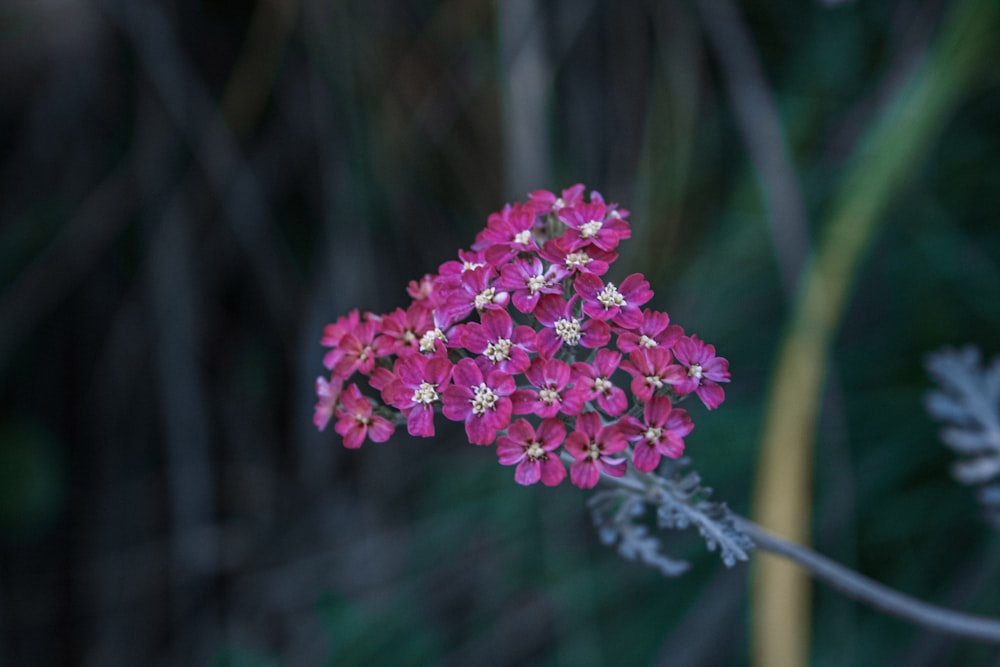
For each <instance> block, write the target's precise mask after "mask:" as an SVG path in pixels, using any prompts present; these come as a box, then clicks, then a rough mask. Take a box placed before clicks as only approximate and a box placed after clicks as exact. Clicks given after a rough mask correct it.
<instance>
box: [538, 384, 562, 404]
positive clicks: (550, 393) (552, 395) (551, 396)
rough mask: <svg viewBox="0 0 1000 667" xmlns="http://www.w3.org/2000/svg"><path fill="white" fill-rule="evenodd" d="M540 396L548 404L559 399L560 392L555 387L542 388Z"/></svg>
mask: <svg viewBox="0 0 1000 667" xmlns="http://www.w3.org/2000/svg"><path fill="white" fill-rule="evenodd" d="M538 398H540V399H542V402H543V403H545V404H546V405H552V404H553V403H555V402H557V401H558V400H559V392H558V391H556V390H555V389H548V388H545V389H541V390H539V392H538Z"/></svg>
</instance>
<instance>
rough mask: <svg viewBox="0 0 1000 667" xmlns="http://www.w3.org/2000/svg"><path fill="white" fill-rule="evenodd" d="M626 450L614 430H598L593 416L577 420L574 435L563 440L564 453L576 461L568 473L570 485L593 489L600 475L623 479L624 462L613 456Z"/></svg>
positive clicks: (592, 414)
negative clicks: (564, 444) (567, 453)
mask: <svg viewBox="0 0 1000 667" xmlns="http://www.w3.org/2000/svg"><path fill="white" fill-rule="evenodd" d="M626 447H628V442H627V441H626V440H625V436H624V435H622V433H621V431H620V430H619V429H618V427H617V426H614V425H609V426H601V418H600V417H599V416H598V415H597V413H596V412H584V413H583V414H582V415H580V416H579V417H577V418H576V431H574V432H573V433H570V434H569V437H567V438H566V451H567V452H569V453H570V454H571V455H572V456H573V458H574V459H576V461H575V462H574V463H573V465H572V466H571V467H570V470H569V475H570V479H571V480H572V481H573V484H575V485H577V486H578V487H580V488H581V489H592V488H594V486H596V485H597V482H598V480H600V479H601V473H602V472H603V473H605V474H608V475H611V476H612V477H621V476H622V475H624V474H625V458H624V457H621V456H614V454H617V453H618V452H621V451H622V450H624V449H625V448H626Z"/></svg>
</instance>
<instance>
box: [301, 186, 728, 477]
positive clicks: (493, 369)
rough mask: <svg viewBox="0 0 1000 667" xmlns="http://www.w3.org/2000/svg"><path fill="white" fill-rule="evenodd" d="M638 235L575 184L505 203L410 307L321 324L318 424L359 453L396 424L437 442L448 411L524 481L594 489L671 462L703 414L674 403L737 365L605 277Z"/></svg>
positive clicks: (642, 287) (640, 282)
mask: <svg viewBox="0 0 1000 667" xmlns="http://www.w3.org/2000/svg"><path fill="white" fill-rule="evenodd" d="M630 237H631V230H630V227H629V223H628V211H626V210H624V209H621V208H619V207H618V206H617V205H616V204H613V203H608V202H606V201H605V200H604V198H603V197H602V196H601V195H600V194H599V193H597V192H592V193H590V195H589V197H588V196H587V195H586V192H585V189H584V187H583V186H582V185H579V184H578V185H574V186H572V187H570V188H567V189H565V190H562V191H561V192H560V193H559V194H556V193H554V192H549V191H547V190H537V191H535V192H533V193H531V195H530V197H529V199H528V201H526V202H521V203H513V204H508V205H506V206H504V207H503V208H502V209H501V210H500V211H498V212H496V213H493V214H491V215H490V216H489V220H488V223H487V225H486V228H485V229H484V230H483V231H482V232H480V233H479V234H478V235H477V236H476V239H475V243H474V244H473V246H472V248H470V249H462V250H459V251H458V253H457V259H453V260H450V261H446V262H444V263H442V264H441V265H440V266H439V267H438V269H437V272H436V273H427V274H425V275H424V276H422V277H421V278H419V279H417V280H413V281H410V283H409V285H407V286H406V293H407V294H408V295H409V297H410V298H411V299H412V301H411V302H410V303H409V305H408V306H406V307H405V308H397V309H396V310H393V311H392V312H390V313H387V314H384V315H379V314H376V313H370V312H362V311H359V310H353V311H351V312H350V313H348V314H347V315H344V316H342V317H340V318H338V319H337V320H335V321H334V322H332V323H330V324H328V325H326V327H325V328H324V329H323V334H322V337H321V340H320V342H321V344H322V345H323V346H325V347H326V348H328V350H327V351H326V353H325V355H324V356H323V365H324V366H325V367H326V369H327V371H328V372H329V375H328V376H320V377H319V378H317V379H316V382H315V390H316V397H317V400H316V404H315V407H314V409H313V423H314V424H315V426H316V427H317V428H318V429H319V430H321V431H322V430H323V429H324V428H326V426H327V425H328V424H329V422H330V421H331V420H334V419H336V422H335V426H334V430H335V431H336V432H337V433H338V434H339V435H340V436H342V437H343V440H344V445H345V446H346V447H348V448H352V449H354V448H358V447H360V446H361V445H362V444H363V443H364V442H365V441H366V440H371V441H373V442H384V441H386V440H388V439H389V437H390V436H391V435H392V433H393V432H394V430H395V428H396V426H398V425H402V424H406V430H407V432H408V433H409V434H410V435H411V436H417V437H432V436H434V435H435V434H436V432H437V431H436V429H435V423H434V417H435V415H436V414H441V415H443V417H444V419H446V420H448V421H452V422H458V423H461V424H463V425H464V429H465V435H466V437H467V438H468V440H469V442H470V443H472V444H475V445H480V446H488V445H492V444H495V445H496V453H497V460H498V461H499V463H500V464H501V465H505V466H515V472H514V480H515V482H517V483H518V484H522V485H530V484H535V483H537V482H539V481H540V482H542V484H544V485H547V486H555V485H557V484H560V483H561V482H562V481H563V480H564V479H565V478H566V477H569V479H570V481H571V482H572V483H573V484H574V485H576V486H578V487H581V488H592V487H594V486H595V485H596V484H597V483H598V482H599V481H600V479H601V477H602V476H604V475H607V476H611V477H619V476H621V475H624V474H625V472H626V470H627V469H628V466H629V465H632V466H634V468H635V469H636V470H639V471H642V472H652V471H654V470H655V469H656V468H657V466H658V465H659V464H660V463H661V460H662V459H663V458H664V457H666V458H677V457H678V456H680V455H681V454H682V453H683V452H684V449H685V442H684V439H685V438H686V437H687V436H688V435H689V434H690V433H691V431H692V429H693V428H694V422H693V420H692V419H691V417H690V416H689V414H688V412H687V411H686V410H684V409H681V408H678V407H675V405H676V403H677V402H678V401H680V400H682V399H683V398H684V397H685V396H687V395H688V394H692V393H693V394H695V395H696V396H698V398H699V399H700V400H701V402H702V403H704V405H705V406H706V407H707V408H709V409H715V408H717V407H718V406H719V404H720V403H721V402H722V401H723V399H724V397H725V395H724V392H723V389H722V387H721V384H723V383H726V382H728V381H729V362H728V361H727V360H726V359H725V358H723V357H719V356H717V355H716V353H715V348H714V347H713V346H712V345H709V344H706V343H704V342H703V341H701V340H700V339H699V338H698V337H697V336H694V335H691V336H686V335H684V331H683V329H681V327H679V326H677V325H676V324H672V323H671V321H670V317H669V315H667V313H665V312H661V311H658V310H654V309H651V308H645V309H643V307H644V306H645V305H646V304H647V303H649V302H650V301H651V300H652V299H653V296H654V295H653V291H652V289H650V285H649V282H648V281H647V280H646V279H645V277H644V276H643V275H642V274H639V273H632V274H630V275H626V276H625V278H624V279H621V280H619V279H618V278H616V277H614V276H613V275H609V274H610V273H611V268H612V265H613V264H614V263H615V262H616V261H617V260H618V254H617V252H616V251H617V249H618V246H619V244H620V243H622V242H623V241H625V240H627V239H628V238H630ZM623 273H624V272H623ZM630 376H631V379H630ZM514 415H518V416H519V417H518V418H517V419H513V417H514ZM566 464H570V465H569V472H568V474H567V466H566Z"/></svg>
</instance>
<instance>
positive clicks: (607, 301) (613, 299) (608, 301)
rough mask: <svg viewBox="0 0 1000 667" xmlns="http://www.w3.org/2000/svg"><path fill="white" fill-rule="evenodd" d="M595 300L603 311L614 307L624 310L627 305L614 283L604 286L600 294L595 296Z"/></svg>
mask: <svg viewBox="0 0 1000 667" xmlns="http://www.w3.org/2000/svg"><path fill="white" fill-rule="evenodd" d="M597 300H598V301H600V302H601V305H602V306H604V309H605V310H607V309H609V308H613V307H615V306H617V307H619V308H624V307H625V306H626V305H628V304H627V303H626V302H625V297H623V296H622V295H621V292H619V291H618V289H617V288H616V287H615V285H614V283H608V284H607V285H605V286H604V289H603V290H601V293H600V294H598V295H597Z"/></svg>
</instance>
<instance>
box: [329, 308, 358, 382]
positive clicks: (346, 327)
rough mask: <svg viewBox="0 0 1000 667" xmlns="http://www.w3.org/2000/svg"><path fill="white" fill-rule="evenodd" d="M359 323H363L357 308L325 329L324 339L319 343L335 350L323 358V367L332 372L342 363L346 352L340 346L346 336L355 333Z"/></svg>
mask: <svg viewBox="0 0 1000 667" xmlns="http://www.w3.org/2000/svg"><path fill="white" fill-rule="evenodd" d="M359 322H361V315H360V313H359V312H358V309H357V308H355V309H354V310H352V311H351V312H350V313H348V314H347V315H342V316H340V317H338V318H337V321H336V322H331V323H330V324H327V325H326V326H325V327H323V337H322V338H320V341H319V342H320V344H321V345H324V346H326V347H329V348H333V349H331V350H330V351H329V352H327V353H326V354H325V355H324V356H323V365H324V366H326V368H327V370H332V369H333V367H334V366H336V365H337V362H338V361H340V357H342V356H343V354H344V352H343V350H341V349H340V348H339V347H338V345H340V341H341V340H342V339H343V338H344V334H346V333H348V332H350V331H354V327H356V326H358V323H359Z"/></svg>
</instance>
